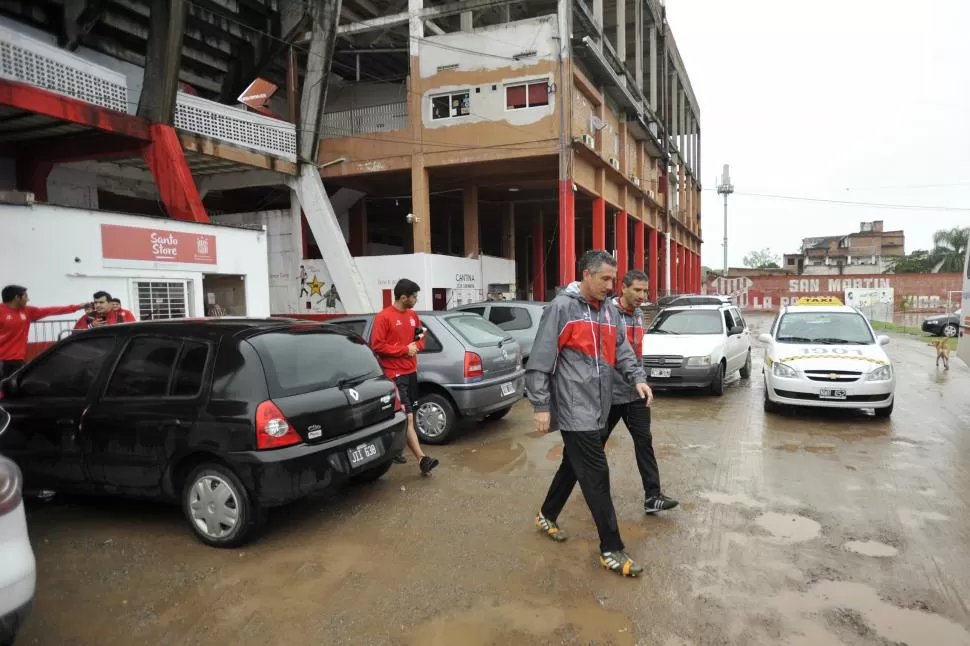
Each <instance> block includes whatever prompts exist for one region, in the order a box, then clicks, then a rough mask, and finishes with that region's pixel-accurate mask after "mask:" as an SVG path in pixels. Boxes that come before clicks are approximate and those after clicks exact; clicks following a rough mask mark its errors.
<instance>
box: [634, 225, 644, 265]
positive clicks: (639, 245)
mask: <svg viewBox="0 0 970 646" xmlns="http://www.w3.org/2000/svg"><path fill="white" fill-rule="evenodd" d="M644 233H645V231H644V224H643V220H634V221H633V268H634V269H638V270H640V271H643V268H644V267H645V266H646V260H645V258H644V253H643V243H644Z"/></svg>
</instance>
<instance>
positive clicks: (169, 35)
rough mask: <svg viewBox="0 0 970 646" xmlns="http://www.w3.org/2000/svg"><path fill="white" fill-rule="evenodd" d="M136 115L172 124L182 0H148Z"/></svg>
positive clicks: (182, 17) (180, 54)
mask: <svg viewBox="0 0 970 646" xmlns="http://www.w3.org/2000/svg"><path fill="white" fill-rule="evenodd" d="M151 6H152V8H151V20H150V21H149V24H148V45H147V51H146V55H145V78H144V84H143V85H142V90H141V98H140V99H139V100H138V116H139V117H144V118H145V119H148V120H149V121H151V122H152V123H163V124H166V125H172V123H173V121H174V119H175V98H176V93H177V92H178V83H179V66H180V64H181V61H182V34H183V33H185V11H186V7H187V4H186V2H185V0H152V2H151Z"/></svg>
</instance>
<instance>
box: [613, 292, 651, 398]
mask: <svg viewBox="0 0 970 646" xmlns="http://www.w3.org/2000/svg"><path fill="white" fill-rule="evenodd" d="M613 304H614V305H616V309H617V311H618V312H619V313H620V320H621V321H623V327H624V328H625V329H626V339H627V341H629V342H630V347H631V348H632V349H633V354H634V355H636V359H637V364H638V365H640V366H641V367H642V366H643V334H644V326H643V310H641V309H640V308H639V307H638V308H636V309H634V310H633V311H630V310H626V309H624V307H623V303H622V302H621V301H620V299H619V297H616V298H614V299H613ZM644 376H646V375H644ZM638 399H640V393H638V392H637V391H636V388H634V387H633V386H631V385H630V384H629V383H627V381H626V379H624V378H623V374H622V373H621V372H620V371H619V370H618V369H616V368H614V369H613V403H614V404H629V403H630V402H634V401H637V400H638Z"/></svg>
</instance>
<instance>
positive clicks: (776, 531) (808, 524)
mask: <svg viewBox="0 0 970 646" xmlns="http://www.w3.org/2000/svg"><path fill="white" fill-rule="evenodd" d="M754 522H755V524H756V525H758V526H759V527H762V528H764V529H766V530H768V531H769V532H770V533H771V535H772V536H773V537H774V538H775V539H776V540H778V541H781V542H783V543H801V542H804V541H810V540H813V539H816V538H818V537H819V534H821V533H822V526H821V525H820V524H818V523H817V522H815V521H814V520H812V519H811V518H805V517H804V516H798V515H796V514H778V513H775V512H773V511H769V512H768V513H766V514H762V515H761V516H759V517H758V519H757V520H755V521H754Z"/></svg>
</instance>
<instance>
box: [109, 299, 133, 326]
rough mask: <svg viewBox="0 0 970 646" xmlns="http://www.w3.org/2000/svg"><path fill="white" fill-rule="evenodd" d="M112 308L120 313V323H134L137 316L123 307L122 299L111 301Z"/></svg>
mask: <svg viewBox="0 0 970 646" xmlns="http://www.w3.org/2000/svg"><path fill="white" fill-rule="evenodd" d="M111 307H112V309H114V311H115V312H117V313H118V319H119V321H118V322H119V323H134V322H135V315H134V314H132V313H131V312H130V311H128V310H126V309H125V308H123V307H122V306H121V299H120V298H112V299H111Z"/></svg>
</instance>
